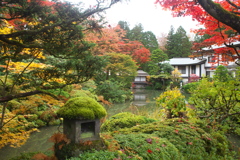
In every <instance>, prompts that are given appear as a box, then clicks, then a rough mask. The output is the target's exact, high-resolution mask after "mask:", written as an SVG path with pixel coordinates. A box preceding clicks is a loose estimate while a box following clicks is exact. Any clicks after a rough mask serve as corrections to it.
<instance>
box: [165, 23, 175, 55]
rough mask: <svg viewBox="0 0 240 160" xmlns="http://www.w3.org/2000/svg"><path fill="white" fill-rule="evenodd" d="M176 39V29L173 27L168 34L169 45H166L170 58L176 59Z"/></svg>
mask: <svg viewBox="0 0 240 160" xmlns="http://www.w3.org/2000/svg"><path fill="white" fill-rule="evenodd" d="M175 43H176V42H175V39H174V27H173V26H171V28H170V31H169V32H168V36H167V43H166V46H165V48H166V53H167V55H168V57H169V58H173V57H175V54H176V53H177V51H176V48H175Z"/></svg>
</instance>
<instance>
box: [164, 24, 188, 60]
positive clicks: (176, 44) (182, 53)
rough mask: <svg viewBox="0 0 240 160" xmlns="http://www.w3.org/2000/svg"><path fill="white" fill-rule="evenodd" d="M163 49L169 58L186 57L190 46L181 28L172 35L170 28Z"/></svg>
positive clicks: (172, 30) (172, 31)
mask: <svg viewBox="0 0 240 160" xmlns="http://www.w3.org/2000/svg"><path fill="white" fill-rule="evenodd" d="M165 47H166V49H167V51H166V53H167V54H168V57H169V58H173V57H188V56H189V55H190V53H191V47H192V44H191V42H190V41H189V38H188V37H187V35H186V31H185V30H184V29H183V28H182V26H180V27H179V28H178V29H177V31H176V33H174V28H173V26H171V29H170V31H169V33H168V37H167V44H166V46H165Z"/></svg>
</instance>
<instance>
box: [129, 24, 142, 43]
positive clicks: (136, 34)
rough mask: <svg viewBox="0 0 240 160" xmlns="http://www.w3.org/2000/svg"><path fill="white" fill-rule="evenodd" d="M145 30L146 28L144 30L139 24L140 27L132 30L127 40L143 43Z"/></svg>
mask: <svg viewBox="0 0 240 160" xmlns="http://www.w3.org/2000/svg"><path fill="white" fill-rule="evenodd" d="M143 30H144V28H143V26H142V24H141V23H139V24H138V25H136V26H135V27H133V29H131V30H130V31H129V34H128V37H127V38H128V39H129V40H131V41H139V42H141V40H142V37H143Z"/></svg>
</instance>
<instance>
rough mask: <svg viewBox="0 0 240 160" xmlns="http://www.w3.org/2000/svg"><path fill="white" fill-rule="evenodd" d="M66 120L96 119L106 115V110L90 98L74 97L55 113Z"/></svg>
mask: <svg viewBox="0 0 240 160" xmlns="http://www.w3.org/2000/svg"><path fill="white" fill-rule="evenodd" d="M57 114H58V116H60V117H63V118H67V119H76V118H80V117H81V118H83V119H97V118H102V117H104V116H106V115H107V112H106V109H105V108H104V107H103V106H102V105H101V104H99V103H98V102H97V101H96V100H94V99H92V98H90V97H75V98H72V99H70V100H68V101H67V102H66V104H65V105H64V106H63V107H62V108H60V109H59V110H58V112H57Z"/></svg>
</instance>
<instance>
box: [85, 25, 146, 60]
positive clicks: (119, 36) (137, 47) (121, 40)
mask: <svg viewBox="0 0 240 160" xmlns="http://www.w3.org/2000/svg"><path fill="white" fill-rule="evenodd" d="M125 35H126V32H125V31H124V30H123V29H121V28H120V26H119V25H117V26H115V27H112V26H107V27H105V28H102V30H101V31H100V32H86V36H85V37H86V40H87V41H91V42H93V43H95V44H96V45H95V47H94V48H93V49H92V52H93V53H94V54H95V55H105V54H106V53H111V52H116V53H123V54H126V55H130V56H131V57H132V59H133V60H134V61H136V62H137V64H142V63H146V62H147V61H148V60H149V59H150V51H149V50H148V49H147V48H145V47H144V45H143V44H142V43H141V42H139V41H130V40H128V39H126V38H125Z"/></svg>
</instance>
